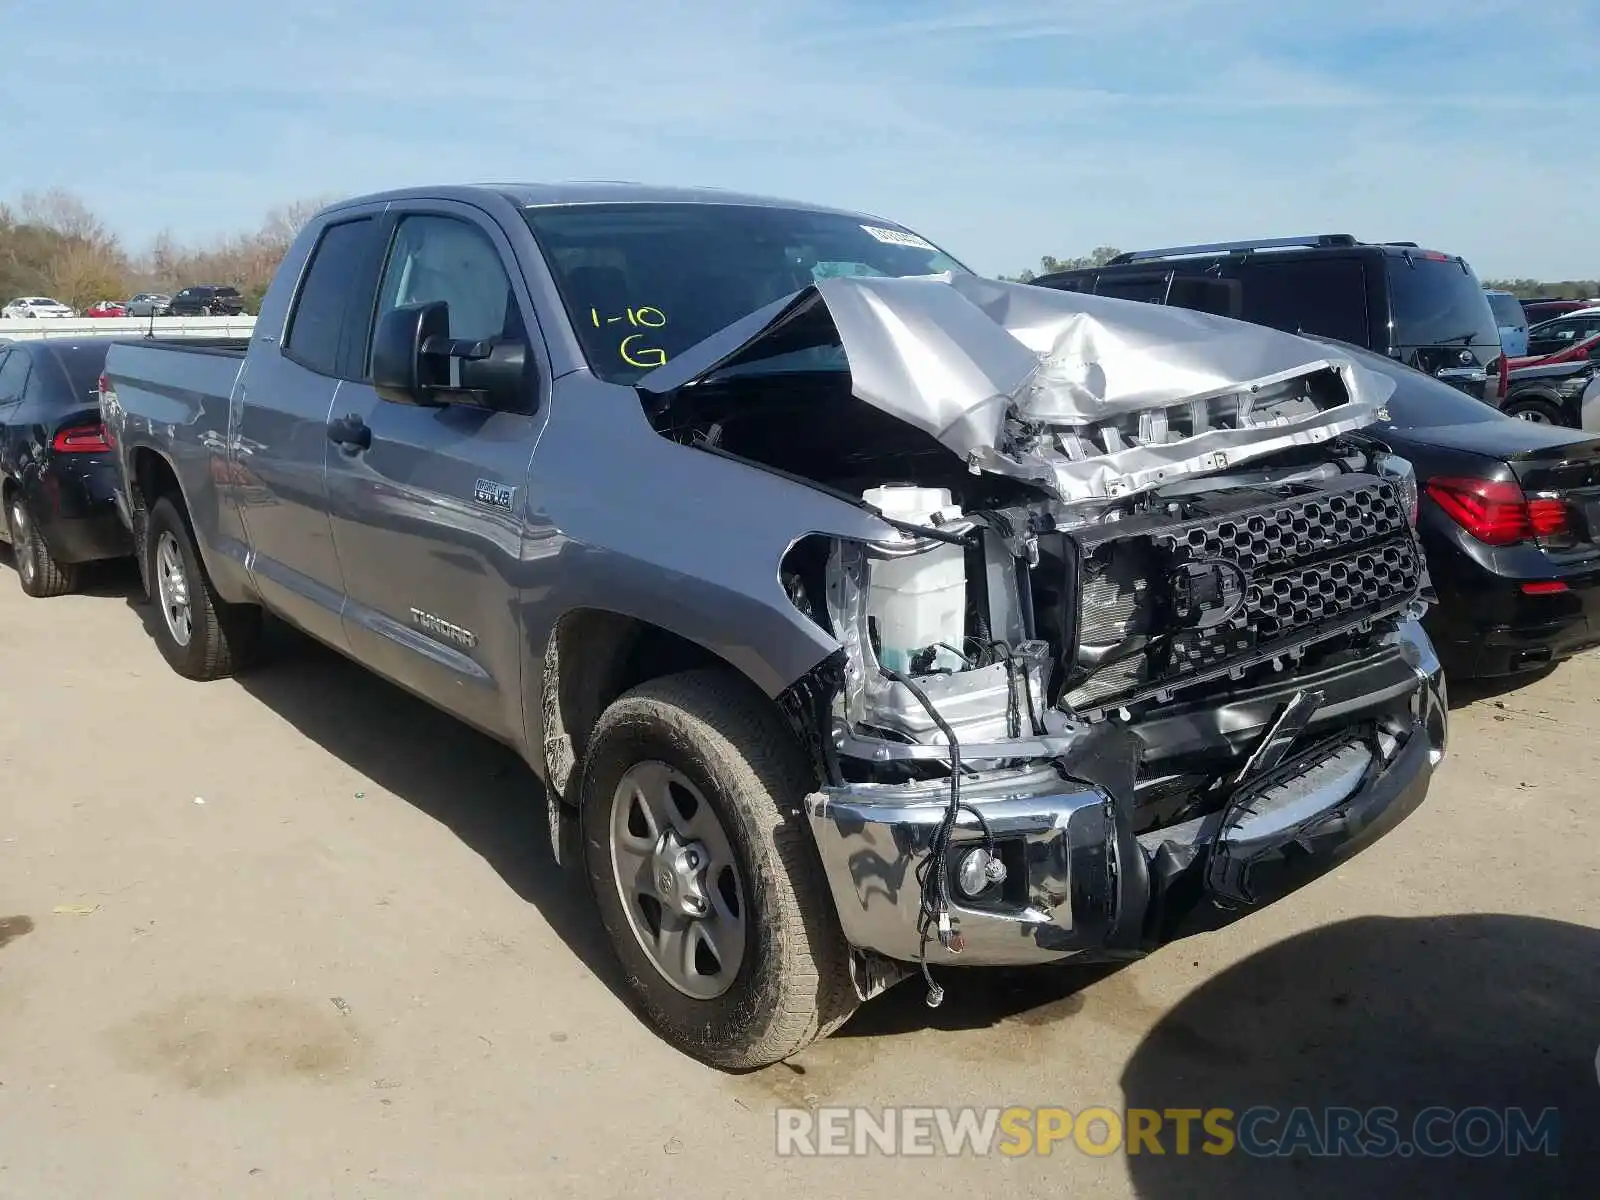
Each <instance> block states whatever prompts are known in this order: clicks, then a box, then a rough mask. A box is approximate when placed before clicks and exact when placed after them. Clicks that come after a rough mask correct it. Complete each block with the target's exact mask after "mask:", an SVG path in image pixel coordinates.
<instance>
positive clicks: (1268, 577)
mask: <svg viewBox="0 0 1600 1200" xmlns="http://www.w3.org/2000/svg"><path fill="white" fill-rule="evenodd" d="M1128 540H1134V539H1128ZM1137 540H1138V541H1143V542H1144V543H1145V546H1146V547H1147V548H1148V550H1150V551H1154V553H1148V552H1145V553H1141V552H1139V551H1138V550H1136V549H1134V548H1133V547H1130V546H1128V545H1127V541H1124V542H1123V543H1122V544H1120V545H1119V544H1118V543H1117V542H1116V541H1111V542H1109V543H1107V544H1103V545H1101V546H1100V547H1099V549H1098V550H1097V551H1096V566H1095V568H1094V569H1093V570H1092V571H1091V572H1090V573H1089V574H1088V575H1087V576H1086V578H1085V580H1084V585H1083V591H1082V602H1083V608H1082V612H1081V616H1080V630H1081V632H1082V634H1084V635H1089V636H1084V637H1082V638H1081V640H1080V645H1084V644H1095V645H1101V646H1108V645H1111V644H1114V643H1117V642H1119V641H1121V642H1122V643H1123V645H1124V647H1125V648H1126V649H1127V650H1128V651H1132V653H1118V652H1113V653H1111V654H1109V655H1108V656H1106V657H1105V658H1103V659H1101V660H1100V661H1098V662H1096V663H1094V664H1093V666H1091V667H1089V669H1088V670H1086V671H1080V673H1079V677H1078V678H1077V679H1076V680H1075V681H1074V685H1073V687H1072V688H1071V690H1070V692H1069V695H1068V703H1069V704H1071V705H1072V706H1073V707H1075V708H1080V709H1081V708H1085V707H1094V706H1098V705H1106V704H1112V703H1121V702H1124V701H1127V700H1128V699H1130V698H1132V697H1134V696H1136V695H1138V694H1141V693H1147V692H1149V691H1150V690H1151V689H1162V688H1167V687H1172V686H1179V685H1182V684H1184V683H1187V682H1193V681H1195V680H1196V679H1198V678H1200V677H1208V676H1210V675H1213V674H1216V673H1218V672H1221V671H1226V670H1229V669H1232V668H1233V667H1234V666H1235V665H1237V664H1240V663H1249V662H1252V661H1255V660H1257V659H1259V658H1261V657H1263V656H1267V655H1273V654H1276V653H1279V652H1282V651H1284V650H1287V649H1288V648H1290V647H1294V646H1298V645H1303V644H1305V643H1306V642H1308V641H1314V640H1315V639H1316V638H1317V637H1319V636H1331V635H1332V634H1333V633H1336V632H1338V631H1339V630H1341V629H1344V628H1346V627H1348V626H1349V625H1350V624H1351V623H1352V622H1354V621H1357V620H1359V619H1361V618H1369V617H1375V616H1378V615H1380V614H1383V613H1385V612H1390V611H1393V610H1394V609H1396V608H1398V607H1400V606H1401V605H1403V604H1404V603H1405V602H1406V601H1407V600H1409V599H1410V598H1411V597H1412V596H1413V595H1414V594H1415V593H1416V591H1417V588H1418V587H1419V585H1420V583H1421V564H1420V561H1419V559H1418V554H1417V548H1416V541H1415V539H1414V537H1413V535H1412V533H1411V529H1410V526H1409V522H1408V521H1407V518H1406V513H1405V510H1404V509H1403V508H1402V506H1401V501H1400V497H1399V495H1398V493H1397V492H1396V490H1395V487H1394V486H1393V485H1392V484H1390V483H1388V482H1386V481H1384V480H1381V479H1378V478H1376V477H1374V476H1370V475H1352V476H1348V477H1346V478H1344V479H1341V480H1339V481H1336V482H1335V483H1334V484H1333V485H1332V486H1330V487H1327V488H1322V489H1319V490H1318V491H1317V492H1315V493H1314V494H1312V495H1309V496H1307V497H1304V498H1296V499H1293V500H1285V501H1279V502H1276V503H1272V504H1265V505H1261V506H1258V507H1249V508H1244V509H1241V510H1239V511H1236V512H1234V513H1231V514H1230V515H1229V516H1227V517H1225V518H1216V519H1212V518H1204V519H1200V520H1193V521H1187V522H1183V523H1181V524H1175V525H1172V526H1168V527H1166V528H1160V529H1156V530H1153V531H1151V532H1150V533H1149V534H1147V535H1145V536H1144V537H1142V538H1139V539H1137ZM1108 550H1111V551H1112V552H1111V553H1110V554H1109V555H1108V554H1107V551H1108ZM1130 561H1132V562H1135V563H1140V564H1142V565H1143V567H1144V573H1145V574H1146V575H1147V576H1148V575H1151V574H1154V575H1157V576H1160V577H1163V578H1164V577H1166V576H1167V575H1168V573H1169V571H1171V570H1174V569H1181V568H1183V567H1184V566H1185V565H1186V564H1187V565H1193V564H1226V565H1227V566H1231V567H1233V568H1236V569H1237V575H1231V574H1230V578H1232V579H1233V580H1235V581H1238V580H1241V579H1242V588H1236V590H1234V591H1233V592H1232V593H1231V595H1232V596H1233V597H1234V602H1237V596H1238V594H1239V591H1241V590H1242V593H1243V602H1242V603H1240V604H1238V607H1237V608H1236V609H1235V610H1234V611H1233V612H1232V613H1231V614H1228V615H1226V616H1225V617H1224V616H1223V615H1222V612H1221V611H1217V606H1216V605H1215V604H1214V605H1213V615H1212V616H1211V617H1209V618H1200V619H1190V621H1189V625H1190V627H1188V628H1184V627H1182V626H1183V624H1184V623H1185V622H1184V621H1183V620H1181V619H1178V618H1176V617H1175V616H1174V615H1173V614H1174V612H1175V609H1174V607H1173V596H1172V594H1171V592H1170V589H1169V588H1167V587H1164V586H1160V585H1158V586H1155V587H1145V586H1131V585H1130V584H1129V582H1128V575H1129V572H1128V566H1129V562H1130ZM1142 582H1143V581H1142V580H1141V583H1142ZM1222 607H1223V608H1225V607H1226V605H1225V604H1224V605H1222ZM1175 625H1176V626H1179V627H1178V628H1176V629H1175V630H1174V631H1173V632H1170V633H1166V634H1165V636H1162V635H1161V633H1160V632H1159V631H1161V630H1162V629H1163V627H1164V628H1165V629H1166V630H1173V627H1174V626H1175ZM1080 665H1083V666H1087V665H1088V664H1083V663H1082V660H1080Z"/></svg>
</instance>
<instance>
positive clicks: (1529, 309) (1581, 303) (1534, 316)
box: [1522, 296, 1594, 325]
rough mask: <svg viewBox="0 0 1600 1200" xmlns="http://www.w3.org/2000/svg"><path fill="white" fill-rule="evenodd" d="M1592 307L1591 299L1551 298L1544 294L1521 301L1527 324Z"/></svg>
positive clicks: (1535, 323)
mask: <svg viewBox="0 0 1600 1200" xmlns="http://www.w3.org/2000/svg"><path fill="white" fill-rule="evenodd" d="M1593 307H1594V301H1593V300H1551V299H1549V298H1547V297H1544V296H1541V297H1539V298H1538V299H1536V300H1524V301H1523V302H1522V311H1523V313H1524V314H1525V315H1526V316H1527V318H1528V324H1529V325H1537V324H1539V322H1541V321H1548V320H1550V319H1551V318H1553V317H1564V316H1566V315H1567V314H1568V313H1573V312H1577V311H1578V310H1579V309H1583V308H1593Z"/></svg>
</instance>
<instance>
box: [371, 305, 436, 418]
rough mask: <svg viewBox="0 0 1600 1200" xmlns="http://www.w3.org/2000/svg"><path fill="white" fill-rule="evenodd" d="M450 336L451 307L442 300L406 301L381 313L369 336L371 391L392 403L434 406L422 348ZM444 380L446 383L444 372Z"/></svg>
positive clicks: (434, 401) (430, 380)
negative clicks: (370, 345)
mask: <svg viewBox="0 0 1600 1200" xmlns="http://www.w3.org/2000/svg"><path fill="white" fill-rule="evenodd" d="M449 336H450V306H449V305H447V304H446V303H445V302H444V301H442V300H435V301H433V302H431V303H428V304H405V305H401V306H400V307H399V308H396V309H392V310H390V311H389V312H386V313H384V314H383V318H382V319H381V320H380V321H379V322H378V328H377V330H376V331H375V332H374V333H373V337H372V390H373V391H375V392H377V393H378V398H379V399H380V400H387V401H389V402H390V403H391V404H416V405H426V406H430V407H436V406H438V405H440V404H441V403H443V402H442V401H440V400H437V399H435V398H434V397H433V395H432V392H433V387H432V386H431V385H433V384H434V383H436V382H437V380H435V379H431V378H429V377H428V374H427V373H426V372H425V370H424V361H423V353H422V347H423V344H424V343H425V342H428V341H431V340H433V339H435V338H446V339H448V338H449ZM443 382H446V383H447V382H449V376H448V375H446V376H445V378H444V380H443Z"/></svg>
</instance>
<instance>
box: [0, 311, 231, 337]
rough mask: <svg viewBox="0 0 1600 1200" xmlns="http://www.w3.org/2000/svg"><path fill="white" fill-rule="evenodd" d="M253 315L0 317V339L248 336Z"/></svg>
mask: <svg viewBox="0 0 1600 1200" xmlns="http://www.w3.org/2000/svg"><path fill="white" fill-rule="evenodd" d="M255 327H256V319H255V318H254V317H156V318H155V319H154V320H151V319H150V318H149V317H64V318H63V317H0V342H8V341H9V342H21V341H34V340H37V339H39V338H81V337H93V336H106V335H112V334H114V335H117V336H119V337H142V336H144V335H145V334H146V333H150V332H154V333H155V335H156V336H157V337H163V336H165V337H184V336H189V337H197V336H207V335H209V336H211V337H248V336H249V335H250V331H251V330H252V329H254V328H255Z"/></svg>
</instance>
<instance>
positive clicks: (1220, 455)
mask: <svg viewBox="0 0 1600 1200" xmlns="http://www.w3.org/2000/svg"><path fill="white" fill-rule="evenodd" d="M828 344H836V345H838V346H839V347H840V348H841V349H842V350H843V352H844V356H845V359H846V361H847V362H848V366H849V370H850V375H851V390H852V392H853V393H854V395H855V396H856V397H857V398H859V399H861V400H862V401H864V402H866V403H868V404H871V405H873V406H875V407H877V408H879V409H881V410H883V411H884V412H887V413H890V414H892V415H893V416H895V417H898V418H900V419H901V420H903V421H906V422H908V423H909V424H911V425H914V426H916V427H917V428H919V429H922V430H924V431H925V432H927V433H929V434H931V435H933V436H934V437H935V438H937V439H938V440H939V441H940V442H941V443H942V444H943V445H945V446H946V447H947V448H949V449H950V450H951V451H952V452H953V453H955V454H957V455H959V456H960V457H961V458H962V459H964V460H966V461H967V462H968V463H969V464H970V465H971V466H973V467H976V468H979V469H985V470H993V471H997V472H1000V473H1002V474H1008V475H1013V476H1016V477H1019V478H1026V479H1029V480H1032V481H1034V482H1037V483H1040V484H1043V485H1044V486H1046V487H1047V488H1048V489H1049V490H1051V491H1052V492H1054V493H1055V494H1056V495H1058V496H1059V497H1060V498H1062V499H1066V500H1072V499H1088V498H1109V497H1113V496H1119V495H1126V494H1128V493H1129V492H1132V491H1138V490H1144V489H1145V488H1147V487H1152V486H1155V485H1156V484H1157V483H1158V482H1160V481H1162V480H1165V479H1168V478H1170V477H1171V476H1174V475H1180V474H1187V473H1192V472H1194V471H1197V470H1198V471H1209V470H1217V469H1220V468H1222V467H1225V466H1228V465H1231V464H1233V463H1236V462H1239V461H1241V460H1243V459H1246V458H1253V457H1258V456H1260V455H1262V454H1267V453H1272V452H1275V451H1277V450H1279V449H1282V448H1285V447H1286V446H1289V445H1292V444H1296V443H1302V442H1311V441H1322V440H1327V439H1328V438H1331V437H1334V436H1337V435H1338V434H1340V433H1344V432H1348V431H1349V430H1352V429H1357V428H1361V427H1363V426H1366V425H1369V424H1371V423H1372V422H1373V421H1375V420H1376V419H1378V416H1379V411H1380V408H1381V406H1382V404H1383V402H1384V400H1386V399H1387V398H1388V397H1389V395H1390V394H1391V393H1392V392H1393V390H1394V386H1395V385H1394V381H1393V380H1392V379H1390V378H1388V377H1386V376H1384V375H1382V374H1379V373H1377V372H1374V371H1372V370H1370V369H1369V368H1367V367H1365V366H1362V365H1361V364H1360V363H1359V362H1357V361H1356V359H1355V358H1354V357H1353V356H1350V355H1346V354H1343V353H1341V352H1340V351H1338V350H1336V349H1334V348H1332V347H1329V346H1327V345H1325V344H1320V343H1317V342H1313V341H1310V340H1308V339H1305V338H1301V337H1297V336H1295V335H1293V334H1287V333H1282V332H1279V331H1277V330H1273V329H1268V328H1266V327H1264V326H1260V325H1251V324H1248V323H1246V322H1243V321H1235V320H1231V319H1229V318H1226V317H1218V316H1212V315H1210V314H1207V313H1199V312H1193V311H1191V310H1188V309H1182V308H1169V307H1166V306H1162V305H1155V304H1145V303H1140V302H1136V301H1127V300H1114V299H1110V298H1108V297H1104V296H1086V295H1082V294H1080V293H1076V292H1064V291H1057V290H1055V289H1051V288H1042V287H1035V286H1031V285H1027V284H1016V283H1003V282H1000V281H997V280H990V279H982V278H979V277H976V276H971V275H935V276H921V277H914V278H881V277H861V276H856V277H842V278H833V279H823V280H820V281H818V282H817V283H815V284H813V285H812V286H810V287H807V288H805V289H803V290H802V291H800V292H797V293H796V294H795V295H793V296H791V297H788V298H786V299H784V300H780V301H777V302H775V303H774V304H771V305H768V306H767V307H765V308H763V309H760V310H758V311H757V312H754V313H751V314H750V315H749V316H748V317H745V318H743V319H741V320H740V321H737V322H735V323H734V324H733V325H730V326H728V327H727V328H726V329H724V330H722V331H721V332H720V333H717V334H714V335H713V336H712V337H710V338H707V339H706V340H705V341H703V342H701V343H700V344H699V345H696V346H693V347H691V348H690V349H689V350H688V351H686V352H684V353H683V354H681V355H679V356H678V357H677V358H676V359H674V360H673V361H671V362H669V363H667V364H666V365H665V366H662V367H659V368H657V369H656V370H654V371H651V372H650V373H648V374H647V375H645V376H644V377H643V378H642V379H641V380H640V381H639V383H638V386H639V387H640V388H641V389H643V390H644V391H646V392H651V393H655V394H658V395H659V394H665V393H669V392H672V391H675V390H677V389H678V388H681V387H685V386H689V385H692V384H693V383H695V382H696V381H698V380H700V379H702V378H704V377H706V376H708V375H710V374H712V373H713V372H715V371H718V370H721V369H725V368H728V367H732V366H736V365H747V364H751V363H754V362H756V361H757V360H759V359H762V358H768V357H775V356H776V355H779V354H783V353H788V352H792V351H796V350H804V349H812V348H815V347H818V346H824V345H828ZM1318 376H1320V377H1321V379H1322V380H1323V385H1322V386H1320V387H1312V386H1310V383H1311V381H1312V380H1313V378H1314V377H1318ZM1333 380H1337V386H1334V385H1333V383H1332V381H1333Z"/></svg>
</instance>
